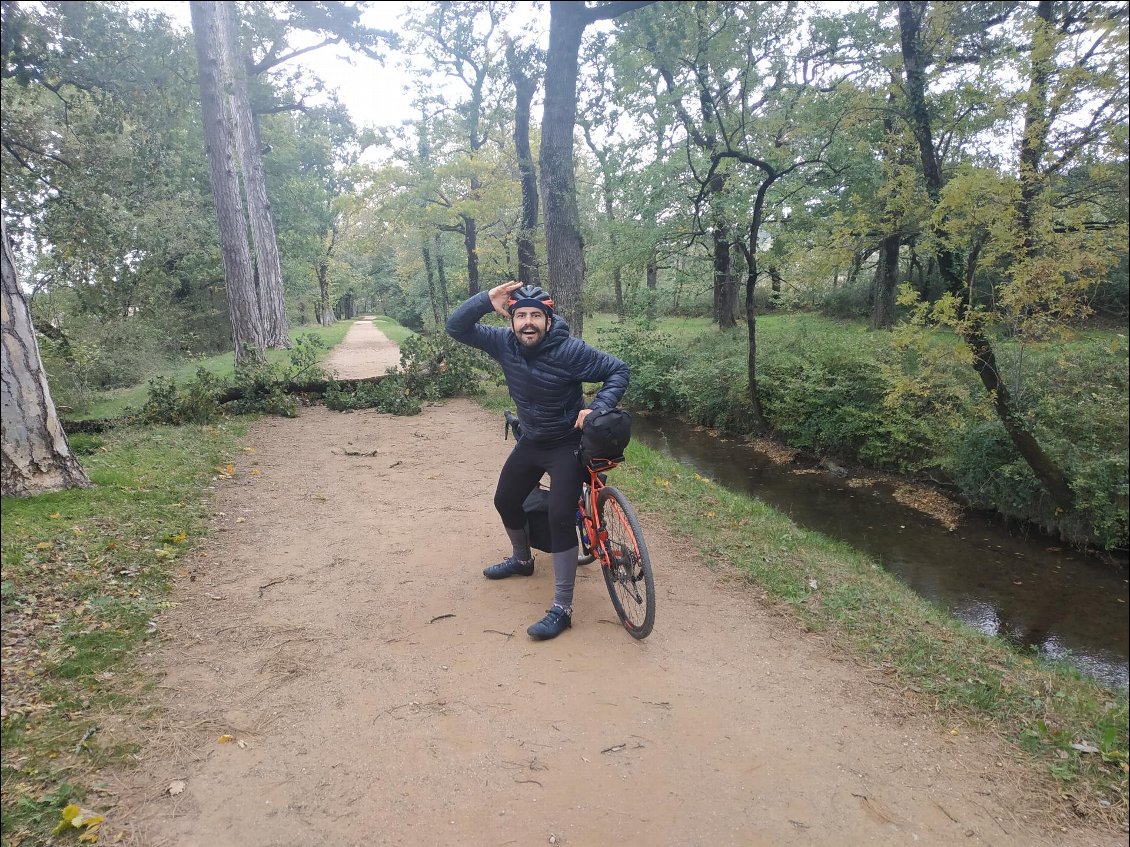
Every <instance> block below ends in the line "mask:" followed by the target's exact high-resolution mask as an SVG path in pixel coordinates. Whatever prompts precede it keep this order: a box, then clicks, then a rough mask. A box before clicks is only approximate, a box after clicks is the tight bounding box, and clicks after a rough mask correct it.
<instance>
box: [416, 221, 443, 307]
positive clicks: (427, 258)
mask: <svg viewBox="0 0 1130 847" xmlns="http://www.w3.org/2000/svg"><path fill="white" fill-rule="evenodd" d="M421 249H422V252H423V255H424V273H425V274H426V275H427V278H428V302H429V303H431V304H432V320H434V321H435V325H436V326H437V327H441V326H443V324H442V323H441V322H440V319H439V298H438V297H437V296H436V275H435V270H434V269H433V268H432V251H431V250H429V249H428V240H427V239H426V238H425V239H424V243H423V245H421Z"/></svg>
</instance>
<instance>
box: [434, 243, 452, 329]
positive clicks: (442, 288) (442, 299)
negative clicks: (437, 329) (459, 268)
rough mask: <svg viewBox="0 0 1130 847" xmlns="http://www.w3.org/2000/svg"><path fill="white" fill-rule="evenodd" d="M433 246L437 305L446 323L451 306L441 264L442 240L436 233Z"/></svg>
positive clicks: (445, 273)
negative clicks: (434, 251) (437, 290)
mask: <svg viewBox="0 0 1130 847" xmlns="http://www.w3.org/2000/svg"><path fill="white" fill-rule="evenodd" d="M435 244H436V279H437V280H438V281H439V304H440V308H441V309H442V310H443V320H444V322H446V321H447V318H448V317H449V316H450V314H451V304H450V303H449V302H448V299H447V268H446V266H445V265H444V262H443V240H442V239H441V238H440V234H439V233H438V232H437V233H436V234H435Z"/></svg>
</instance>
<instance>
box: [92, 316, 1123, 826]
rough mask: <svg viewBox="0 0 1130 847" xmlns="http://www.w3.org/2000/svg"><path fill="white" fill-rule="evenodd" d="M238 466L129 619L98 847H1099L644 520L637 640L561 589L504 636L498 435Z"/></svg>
mask: <svg viewBox="0 0 1130 847" xmlns="http://www.w3.org/2000/svg"><path fill="white" fill-rule="evenodd" d="M371 329H372V325H371V323H370V324H368V326H367V328H366V325H365V324H363V323H361V324H358V325H356V326H355V327H354V329H353V330H352V331H351V333H350V336H349V337H348V338H347V343H350V344H351V343H353V342H355V341H356V338H357V336H356V335H355V334H356V333H359V332H364V333H366V334H368V335H369V337H370V338H373V337H374V336H373V335H372V333H370V330H371ZM382 338H383V336H382ZM362 346H363V345H362ZM346 349H354V350H356V349H357V348H356V347H346V348H345V349H343V350H340V351H337V352H338V353H340V354H344V353H345V350H346ZM358 355H361V353H359V354H358ZM343 367H344V365H343ZM247 444H248V447H247V448H246V452H245V453H244V454H243V455H242V456H241V458H240V460H239V461H237V463H236V473H235V475H234V477H233V478H232V479H230V480H224V479H221V480H219V481H218V482H217V488H218V494H217V502H216V512H215V527H214V532H213V534H212V536H211V537H210V539H209V541H208V542H207V543H206V544H205V545H204V546H203V547H201V548H199V549H198V550H197V551H196V552H194V553H193V554H192V556H191V558H189V559H188V560H186V562H185V567H184V571H183V578H182V579H181V580H180V583H179V589H178V593H177V597H176V599H177V601H178V602H179V605H178V606H177V607H176V608H174V609H172V610H170V611H169V612H167V613H166V614H165V615H163V616H162V617H161V619H160V621H159V626H160V628H161V630H162V632H163V633H164V635H165V636H166V638H165V641H164V642H163V645H162V646H161V647H160V648H159V649H157V650H156V651H155V652H154V653H153V654H152V655H151V656H150V657H149V659H148V661H149V662H150V663H151V664H152V667H153V669H154V671H155V672H156V673H158V674H159V675H160V678H161V682H160V687H159V689H158V692H157V694H156V698H157V700H158V702H159V704H160V705H161V706H162V707H163V711H161V712H160V713H159V714H158V716H156V717H153V718H151V719H150V720H149V721H148V722H146V723H143V724H141V727H140V729H141V731H142V732H143V733H144V739H145V747H144V748H143V750H142V752H141V754H140V756H139V766H138V768H137V769H136V770H134V771H131V772H129V773H126V774H123V775H120V776H119V777H118V778H117V780H116V781H115V782H113V783H112V784H110V785H109V786H108V788H109V789H111V790H112V791H114V792H116V793H117V798H116V799H117V806H116V807H115V808H114V809H113V810H112V811H111V812H110V814H109V820H108V822H107V824H106V828H105V829H104V833H105V835H106V836H107V837H106V838H105V839H104V840H105V841H106V843H114V841H113V838H114V836H115V834H116V833H118V832H119V831H123V830H124V832H125V835H124V836H123V837H122V839H121V842H120V843H124V844H138V845H147V847H160V845H177V847H188V846H189V845H194V846H196V845H198V846H199V847H227V845H230V847H260V845H261V847H268V845H270V847H281V846H282V845H333V847H337V846H338V845H436V844H440V845H445V844H456V843H458V844H469V845H511V844H513V845H536V844H546V843H550V844H554V843H555V844H571V845H611V844H627V845H711V846H712V847H724V846H725V845H862V844H868V845H896V844H898V845H903V844H917V845H954V844H958V845H966V844H968V845H990V844H991V845H1017V847H1030V846H1031V845H1053V844H1055V845H1063V844H1072V845H1105V844H1116V843H1118V844H1122V843H1124V837H1122V836H1120V835H1117V834H1113V833H1100V832H1095V831H1087V830H1080V829H1076V828H1071V829H1069V830H1068V829H1064V830H1061V829H1060V828H1059V826H1058V824H1057V822H1056V821H1055V820H1053V816H1052V815H1050V814H1049V813H1048V809H1047V807H1046V800H1045V798H1046V797H1047V796H1048V795H1046V794H1041V793H1040V792H1039V791H1038V790H1037V789H1036V787H1035V786H1029V785H1025V784H1024V783H1023V782H1022V779H1023V777H1022V776H1021V775H1019V773H1018V771H1017V770H1016V769H1015V768H1013V767H1012V766H1011V765H1010V764H1008V762H1009V759H1008V756H1009V752H1008V751H1006V750H1005V748H1004V747H1003V745H1001V744H1000V743H999V742H998V741H996V740H995V739H992V738H977V737H969V736H967V735H966V734H965V733H964V732H961V733H958V734H956V735H953V734H950V733H948V732H945V731H944V730H939V729H937V728H936V727H935V726H934V725H932V724H931V723H929V722H927V721H923V720H921V719H919V718H917V717H914V716H913V715H911V714H910V713H909V711H908V710H907V709H906V708H905V704H904V703H903V702H902V701H901V700H900V699H899V696H898V695H897V694H896V693H894V692H892V691H890V689H888V688H884V687H883V685H882V680H881V678H879V677H877V676H876V675H872V674H870V673H869V672H867V671H865V670H862V669H860V668H858V667H856V666H854V665H851V664H848V663H845V662H842V661H837V660H836V659H834V658H833V657H832V652H831V651H830V650H829V649H828V648H827V647H826V646H825V645H824V644H823V643H822V642H821V641H820V639H819V638H818V637H815V636H812V635H808V634H804V633H801V632H800V631H798V630H797V628H796V627H795V625H793V624H792V623H790V621H789V620H788V619H786V618H783V617H779V616H776V615H774V613H773V612H772V611H770V610H769V608H768V607H767V606H766V605H765V604H763V603H762V602H761V601H760V600H759V597H758V595H757V592H756V591H755V590H752V589H750V588H748V587H745V586H743V584H742V583H741V582H740V581H739V580H736V579H733V578H731V577H730V575H728V574H727V573H726V572H715V571H714V570H712V569H710V568H709V567H708V566H707V565H706V564H705V563H704V562H703V561H702V560H701V558H700V557H699V555H698V554H697V553H696V552H695V551H694V550H693V549H691V548H690V547H689V546H687V545H686V544H684V543H682V542H681V541H679V540H678V539H676V538H672V537H671V536H670V535H668V534H666V533H665V532H664V531H663V530H662V528H661V527H660V526H658V525H657V523H656V522H654V521H647V520H646V518H645V526H646V528H647V532H648V542H649V544H650V546H651V549H652V556H653V559H654V561H655V562H656V564H657V581H658V583H659V611H658V619H657V624H656V629H655V632H654V633H653V634H652V636H651V637H650V638H648V639H647V640H646V641H644V642H642V643H638V642H635V641H633V640H632V639H631V638H629V637H628V636H627V635H626V634H625V633H624V632H623V631H622V630H621V629H620V628H619V626H618V625H616V624H615V623H613V622H612V620H611V619H612V616H613V615H612V609H611V604H610V602H609V600H608V596H607V594H606V593H605V590H604V585H603V581H602V580H601V577H600V574H599V572H598V571H596V570H595V569H594V568H593V567H588V568H583V569H582V571H581V574H580V578H579V580H578V586H577V595H576V617H575V626H574V628H573V629H572V630H571V631H569V632H567V633H565V634H564V635H563V636H562V637H560V638H558V639H556V640H555V641H551V642H544V643H535V642H532V641H530V640H529V639H528V637H527V636H526V634H525V628H526V626H527V625H528V624H529V623H530V622H532V621H533V620H535V619H537V618H538V617H540V616H541V614H542V612H543V610H544V609H545V608H546V606H547V603H548V601H549V599H550V597H551V595H552V591H553V585H552V582H553V578H552V567H551V565H550V563H549V562H548V561H547V559H548V557H543V559H542V560H541V561H540V562H539V565H538V570H537V572H536V573H535V575H534V576H533V577H532V578H529V579H511V580H505V581H502V582H490V581H487V580H485V579H483V578H482V576H481V575H480V570H481V568H482V567H483V566H484V565H486V564H491V563H493V562H495V561H497V560H498V559H499V558H500V556H501V554H503V553H504V552H505V551H504V548H503V545H502V543H501V538H502V535H501V532H500V530H499V528H498V520H497V517H496V515H495V513H494V511H493V507H492V505H491V497H492V493H493V489H494V483H495V480H496V477H497V473H498V470H499V468H500V466H501V464H502V461H503V459H504V457H505V455H506V452H507V450H508V449H509V448H510V447H511V446H512V442H508V441H503V440H502V426H501V422H500V421H499V420H497V418H496V416H494V415H491V414H489V413H487V412H484V411H482V410H481V409H479V408H478V407H476V406H475V405H473V404H472V403H470V402H467V401H462V400H460V401H452V402H448V403H445V404H444V405H442V406H433V407H428V408H426V409H425V410H424V412H423V414H422V415H419V416H417V417H407V418H396V417H391V416H388V415H381V414H376V413H372V412H358V413H354V414H338V413H334V412H330V411H327V410H325V409H324V408H311V409H304V410H303V411H302V413H301V416H300V417H299V418H297V419H295V420H285V419H277V418H268V419H265V420H263V421H262V422H260V423H259V424H257V425H256V426H255V427H254V429H253V431H252V433H251V435H250V436H249V437H248V439H247ZM221 736H231V737H232V739H233V740H232V741H230V742H226V743H224V742H221V741H220V740H219V739H220V738H221ZM170 785H174V791H176V790H177V789H183V790H181V791H179V793H177V794H176V795H175V796H173V795H170V793H169V792H168V788H169V786H170Z"/></svg>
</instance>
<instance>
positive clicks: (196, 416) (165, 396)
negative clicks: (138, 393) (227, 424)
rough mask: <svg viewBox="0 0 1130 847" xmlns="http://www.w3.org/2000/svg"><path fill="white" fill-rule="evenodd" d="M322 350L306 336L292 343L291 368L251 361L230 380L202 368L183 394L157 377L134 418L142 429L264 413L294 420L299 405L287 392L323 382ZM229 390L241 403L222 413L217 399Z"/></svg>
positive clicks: (314, 337) (315, 339) (171, 382)
mask: <svg viewBox="0 0 1130 847" xmlns="http://www.w3.org/2000/svg"><path fill="white" fill-rule="evenodd" d="M324 350H325V342H324V341H323V340H322V339H321V337H319V336H318V335H316V334H313V333H308V334H304V335H299V336H297V338H296V339H295V342H294V347H293V348H291V350H290V351H289V362H287V363H285V364H284V363H281V362H268V361H255V360H254V358H251V357H249V358H248V360H247V361H245V362H244V363H241V364H239V365H238V366H237V367H236V369H235V375H234V378H233V379H230V380H229V379H227V378H224V377H221V376H218V375H217V374H216V373H215V372H213V371H211V370H209V369H208V368H206V367H203V366H200V367H198V368H197V369H196V376H195V378H194V379H193V380H191V381H190V382H189V383H187V385H185V387H184V388H183V389H182V388H178V387H177V383H176V381H175V380H174V379H173V378H172V377H168V376H158V377H155V378H154V379H152V380H150V382H149V397H148V399H147V400H146V401H145V405H144V406H142V408H141V412H140V413H139V415H138V418H139V419H140V420H141V421H143V422H145V423H151V424H171V425H174V426H176V425H180V424H185V423H207V422H209V421H214V420H216V419H217V418H219V417H220V416H221V415H246V414H255V413H262V414H268V415H279V416H281V417H287V418H293V417H294V416H295V415H296V414H297V411H298V404H297V402H296V401H295V399H294V397H293V396H291V395H289V394H288V393H287V388H288V387H289V386H290V385H292V384H295V383H299V384H300V383H302V382H304V381H309V380H314V379H321V378H324V376H325V375H324V374H322V372H321V371H320V370H319V369H318V367H317V363H318V360H319V359H320V358H321V357H322V355H323V351H324ZM229 388H235V389H236V390H237V391H238V394H239V397H238V398H237V399H235V400H233V401H231V402H230V403H227V404H225V405H223V406H222V407H221V406H220V403H219V398H220V395H221V394H222V393H223V392H224V391H225V390H227V389H229Z"/></svg>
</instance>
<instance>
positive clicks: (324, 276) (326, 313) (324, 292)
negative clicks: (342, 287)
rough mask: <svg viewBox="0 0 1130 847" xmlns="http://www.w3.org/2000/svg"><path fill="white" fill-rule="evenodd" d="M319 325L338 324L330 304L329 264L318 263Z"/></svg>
mask: <svg viewBox="0 0 1130 847" xmlns="http://www.w3.org/2000/svg"><path fill="white" fill-rule="evenodd" d="M318 323H320V324H321V325H322V326H333V324H335V323H337V316H336V315H335V314H334V307H333V304H332V303H331V302H330V266H329V262H319V263H318Z"/></svg>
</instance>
